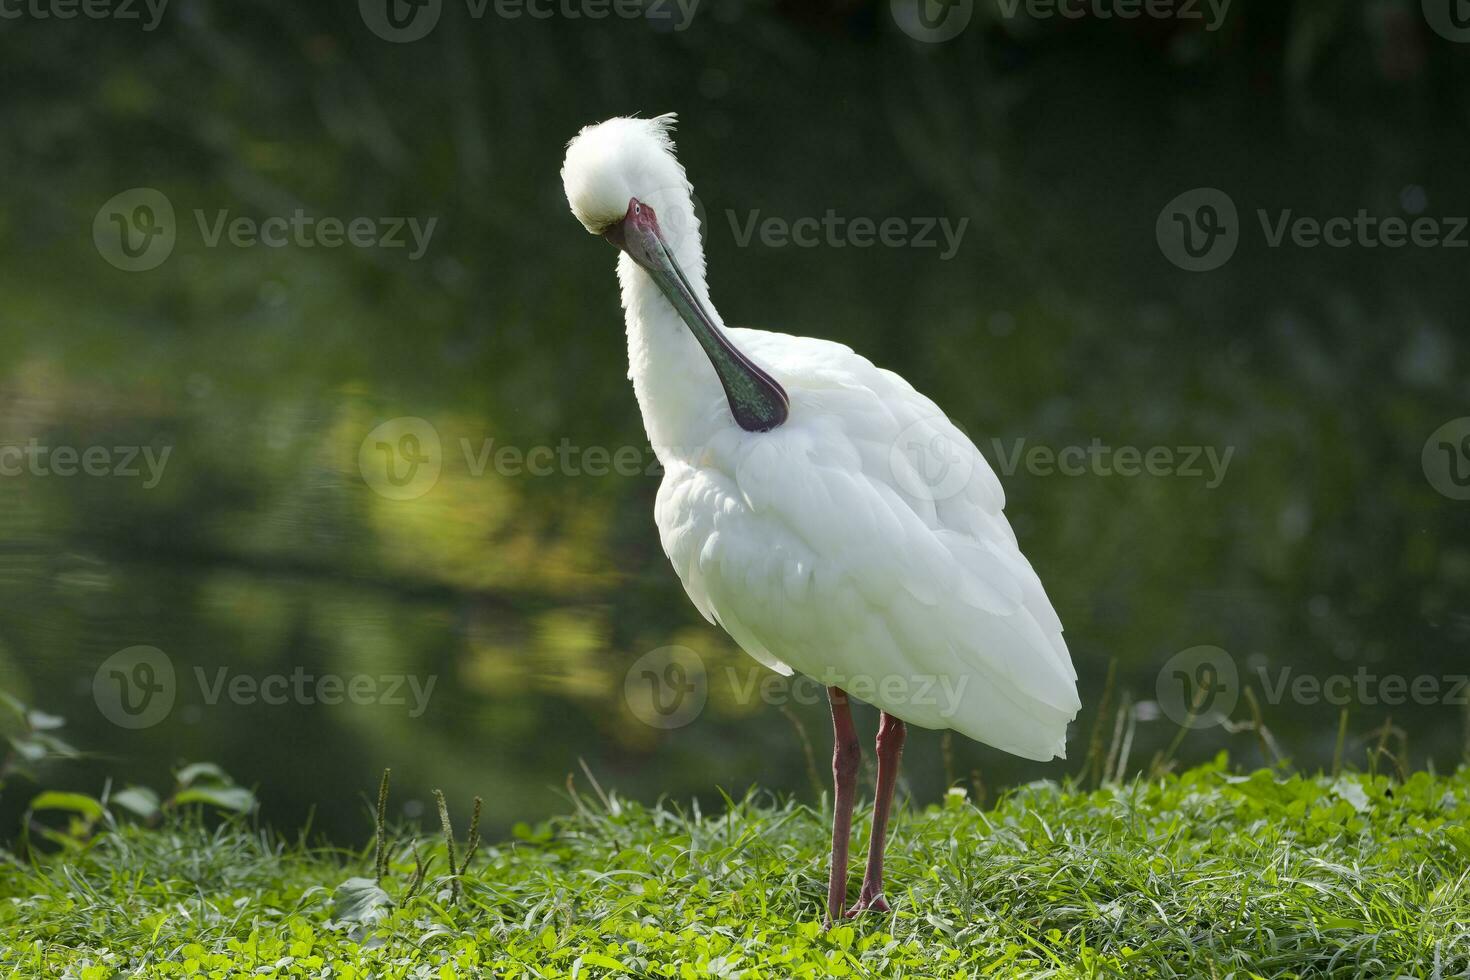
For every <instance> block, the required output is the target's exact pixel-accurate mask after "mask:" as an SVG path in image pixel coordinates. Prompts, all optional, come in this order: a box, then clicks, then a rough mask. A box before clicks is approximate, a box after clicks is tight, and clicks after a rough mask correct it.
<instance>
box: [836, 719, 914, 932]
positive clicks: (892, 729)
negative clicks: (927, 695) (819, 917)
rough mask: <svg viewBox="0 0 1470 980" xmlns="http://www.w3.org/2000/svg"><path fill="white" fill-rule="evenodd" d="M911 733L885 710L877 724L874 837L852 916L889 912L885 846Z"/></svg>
mask: <svg viewBox="0 0 1470 980" xmlns="http://www.w3.org/2000/svg"><path fill="white" fill-rule="evenodd" d="M907 734H908V732H907V730H906V729H905V728H904V725H903V722H901V721H899V720H898V719H897V718H895V717H893V716H892V715H890V714H889V713H888V712H886V711H885V712H883V719H882V721H880V722H879V723H878V744H877V749H878V791H877V795H876V796H875V798H874V800H873V839H872V840H871V841H869V842H868V870H867V872H866V873H865V874H864V875H863V890H862V892H861V893H860V894H859V895H858V900H857V904H856V905H854V906H853V907H852V911H851V912H848V913H847V914H848V915H849V916H852V915H856V914H857V913H858V912H864V911H867V910H869V909H872V910H873V911H875V912H887V911H888V903H887V902H885V901H884V900H883V847H884V843H885V838H886V837H887V834H888V810H889V808H890V807H891V806H892V804H893V788H894V785H895V784H896V783H897V782H898V762H899V759H900V758H901V757H902V756H903V741H904V738H905V737H906V736H907Z"/></svg>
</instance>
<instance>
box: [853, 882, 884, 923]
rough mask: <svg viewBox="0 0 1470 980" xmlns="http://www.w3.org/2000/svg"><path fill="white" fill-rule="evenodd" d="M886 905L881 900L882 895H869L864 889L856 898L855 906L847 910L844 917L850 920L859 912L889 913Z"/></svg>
mask: <svg viewBox="0 0 1470 980" xmlns="http://www.w3.org/2000/svg"><path fill="white" fill-rule="evenodd" d="M889 911H892V910H891V909H889V907H888V903H887V902H885V901H884V900H883V893H882V892H880V891H874V892H872V893H871V894H869V892H868V890H867V889H866V888H864V889H863V891H862V894H861V895H859V896H858V900H857V904H856V905H854V906H853V907H852V908H850V909H848V910H847V915H846V917H847V918H849V919H851V918H852V917H853V916H855V915H857V914H858V913H859V912H889Z"/></svg>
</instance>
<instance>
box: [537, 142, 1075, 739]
mask: <svg viewBox="0 0 1470 980" xmlns="http://www.w3.org/2000/svg"><path fill="white" fill-rule="evenodd" d="M671 122H672V119H671V118H670V117H659V118H658V119H656V120H628V119H617V120H610V121H609V122H606V123H602V124H600V125H598V126H595V127H589V128H588V129H586V130H584V131H583V132H582V134H581V135H579V136H578V137H577V139H576V140H574V141H573V142H572V143H571V145H570V146H569V148H568V152H567V163H566V166H565V167H564V169H563V179H564V182H565V184H566V188H567V196H568V199H569V200H570V202H571V204H572V209H573V211H574V213H576V215H577V217H578V219H579V220H581V221H582V223H583V224H584V225H585V226H586V227H587V228H588V229H589V230H592V231H600V230H602V229H603V228H605V227H606V223H607V222H610V221H615V220H617V219H618V218H621V217H622V215H623V214H624V213H625V210H626V208H627V205H628V199H629V198H630V197H638V198H639V199H640V200H649V199H650V198H652V197H653V196H654V195H660V196H661V197H662V199H663V204H662V207H661V208H660V210H659V215H660V219H661V221H662V219H663V215H664V214H665V212H666V211H667V210H670V209H672V211H673V212H674V213H677V214H679V215H681V216H682V217H681V220H684V221H690V222H692V217H693V214H694V210H693V206H692V199H691V197H690V190H689V186H688V182H687V179H686V178H685V176H684V171H683V168H682V167H680V166H679V164H678V162H677V160H676V159H675V158H674V156H673V146H672V142H671V141H670V139H669V135H668V134H669V127H670V124H671ZM685 227H686V229H687V228H688V227H693V228H694V233H693V234H692V235H687V234H686V235H684V236H683V237H682V238H681V240H680V241H678V242H677V243H676V246H675V251H676V254H677V258H678V260H679V263H680V265H681V266H683V267H684V269H685V271H686V273H687V274H688V276H689V279H690V281H691V286H692V288H693V290H694V292H695V293H696V294H697V295H698V296H699V298H700V299H701V301H703V302H704V303H705V305H706V306H707V308H709V309H710V310H711V312H712V316H713V317H714V319H715V321H716V323H717V324H719V325H720V326H721V328H722V329H725V328H724V327H723V323H722V322H721V321H720V320H719V316H718V314H717V313H714V312H713V310H714V307H713V305H712V304H709V302H708V291H707V288H706V285H705V279H704V258H703V250H702V249H701V248H700V245H699V240H698V234H697V226H694V225H686V226H685ZM618 273H619V278H620V280H621V282H622V292H623V306H624V309H625V312H626V319H627V328H628V355H629V366H630V372H629V376H630V377H631V378H632V381H633V386H634V391H635V393H636V394H637V397H638V402H639V406H640V408H641V410H642V413H643V420H644V425H645V427H646V429H647V431H648V436H649V439H650V441H651V443H652V444H653V446H654V449H655V452H656V453H657V454H658V457H659V459H660V461H661V462H662V463H663V465H664V467H665V471H666V472H665V476H664V480H663V483H662V485H661V486H660V488H659V493H658V498H657V502H656V505H655V511H654V516H655V520H656V523H657V525H658V529H659V534H660V537H661V540H662V542H663V547H664V551H665V552H666V553H667V555H668V557H669V560H670V562H671V563H672V564H673V566H674V570H675V572H676V573H677V574H678V576H679V579H680V581H682V582H683V584H684V588H685V591H686V592H687V593H688V594H689V598H690V599H691V600H692V601H693V602H694V605H695V606H696V607H697V608H698V609H699V611H700V612H701V613H702V614H703V615H704V616H705V617H706V618H707V619H710V620H711V621H712V622H717V623H719V624H720V625H721V626H723V627H724V628H725V629H726V630H727V631H728V632H729V633H730V635H731V636H732V637H733V638H734V639H735V641H736V642H737V643H739V644H740V646H741V647H742V648H743V649H745V650H746V651H747V652H748V653H750V654H751V655H752V656H753V657H754V658H755V659H756V660H758V661H760V662H761V663H763V664H765V665H767V666H768V667H771V668H772V669H774V670H778V671H781V672H783V673H789V672H790V671H791V670H793V669H794V670H797V671H800V672H802V673H803V674H807V675H809V676H811V677H813V678H816V679H817V680H819V681H822V682H823V683H833V684H836V685H837V686H839V687H844V688H849V687H856V686H859V682H861V686H862V687H863V690H862V691H861V692H860V693H859V692H856V691H855V692H854V693H856V694H857V696H859V697H862V698H864V699H865V700H869V701H871V702H872V703H873V704H875V705H877V706H878V707H880V708H882V709H883V710H884V711H887V712H889V713H891V714H893V715H895V716H897V717H898V718H901V719H902V720H904V721H906V722H910V723H912V724H916V725H920V726H923V727H925V728H952V729H954V730H956V731H959V732H961V733H963V734H965V735H968V736H970V737H971V738H974V739H977V740H978V741H981V742H985V743H987V744H989V745H993V746H995V747H997V748H1000V749H1004V750H1006V751H1008V752H1013V753H1015V754H1016V755H1020V756H1024V757H1026V758H1031V759H1043V760H1044V759H1051V758H1053V757H1057V756H1064V755H1065V749H1066V731H1067V724H1068V723H1069V722H1070V721H1072V720H1073V719H1074V718H1075V717H1076V714H1077V712H1078V710H1079V709H1080V706H1081V704H1080V701H1079V699H1078V696H1077V685H1076V677H1077V674H1076V671H1075V670H1074V669H1073V666H1072V662H1071V658H1070V656H1069V655H1068V652H1067V647H1066V644H1065V642H1064V641H1063V639H1062V626H1061V622H1060V620H1059V619H1058V617H1057V614H1056V611H1055V610H1054V609H1053V608H1052V605H1051V602H1050V601H1049V600H1048V599H1047V596H1046V592H1045V590H1044V589H1043V587H1042V585H1041V581H1040V579H1039V578H1038V577H1037V575H1036V573H1035V571H1034V570H1033V569H1032V567H1031V565H1030V563H1029V562H1027V560H1026V559H1025V557H1024V556H1023V555H1022V554H1021V552H1020V550H1019V549H1018V547H1017V544H1016V537H1015V534H1014V533H1013V532H1012V530H1011V528H1010V525H1009V523H1008V522H1007V521H1006V519H1005V515H1004V513H1003V512H1002V508H1003V506H1004V504H1005V496H1004V493H1003V491H1002V489H1001V485H1000V481H999V480H998V479H997V478H996V475H995V473H994V471H993V470H992V469H991V468H990V465H989V464H988V463H987V462H986V460H985V458H984V457H983V456H982V455H981V454H980V452H979V450H977V449H976V448H975V446H974V444H973V443H971V442H970V440H969V439H968V438H967V437H965V435H964V434H963V433H962V432H960V430H959V429H958V428H957V427H956V426H955V425H954V424H953V423H951V422H950V421H949V419H948V418H947V417H945V415H944V414H943V413H942V412H941V411H939V409H938V408H937V407H936V406H935V405H934V403H933V402H931V401H930V400H929V399H927V398H925V397H924V396H923V395H921V394H919V393H918V392H917V391H915V390H914V389H913V388H912V387H911V386H910V385H909V384H908V383H907V382H906V381H904V380H903V379H902V378H900V377H899V376H898V375H896V374H894V373H893V372H891V371H885V370H882V369H879V368H877V367H875V366H874V365H873V364H871V363H870V362H869V361H868V360H867V359H866V358H863V357H861V356H859V355H857V354H855V353H853V352H852V351H851V350H850V349H849V348H847V347H844V346H842V345H840V344H835V343H831V342H828V341H823V340H816V339H812V338H807V337H794V336H788V335H786V334H780V333H769V332H766V331H760V330H745V329H725V333H726V335H727V336H728V337H729V339H730V340H731V341H732V342H733V343H734V344H735V346H736V347H738V348H739V349H740V350H741V351H743V352H744V353H745V354H746V356H748V357H749V358H750V359H751V360H753V361H755V362H756V363H757V364H759V365H760V366H761V367H763V368H764V369H765V370H766V371H768V372H769V373H770V374H771V376H772V377H774V378H775V379H776V380H777V381H778V382H779V383H780V384H781V385H782V387H784V388H785V390H786V392H787V394H788V396H789V397H790V402H791V404H790V415H789V418H788V419H787V421H786V422H785V423H784V424H783V425H780V426H778V427H776V428H775V429H772V430H771V431H769V432H747V431H745V430H743V429H741V428H740V427H739V426H738V425H736V423H735V421H734V418H733V417H732V415H731V412H730V408H729V406H728V404H727V403H726V400H725V396H724V393H723V390H722V389H721V386H720V384H719V380H718V378H717V376H716V375H715V372H714V369H713V368H712V367H711V365H710V363H709V361H708V360H707V358H706V357H705V355H704V353H703V351H702V350H701V349H700V347H699V345H698V343H697V342H696V341H695V339H694V338H693V336H692V334H690V332H689V330H688V329H687V328H686V327H685V325H684V324H683V322H682V321H681V320H680V318H679V316H678V314H677V313H676V312H675V311H674V309H673V307H672V306H670V305H669V303H668V302H667V301H666V300H665V298H664V297H663V295H662V294H661V293H660V292H659V290H658V288H657V286H656V285H655V284H654V282H653V280H652V279H651V278H650V277H649V276H648V275H647V274H646V273H645V272H644V271H643V270H642V269H641V268H639V267H638V265H637V264H636V263H634V262H633V261H632V260H631V259H629V258H628V257H627V256H626V255H624V256H623V257H622V258H621V260H620V262H619V266H618ZM914 439H917V440H918V441H919V442H920V444H925V441H926V440H938V444H941V445H943V446H944V448H945V451H946V452H947V453H948V454H949V455H950V457H951V459H950V462H951V464H952V465H954V466H955V467H957V469H956V472H961V471H963V472H964V474H965V477H966V478H965V479H963V480H962V481H960V482H958V483H957V485H954V486H948V485H943V484H942V485H941V486H940V487H938V488H937V489H939V490H941V491H943V492H939V493H930V492H926V491H925V487H926V483H925V476H924V474H923V473H921V472H919V470H918V468H917V467H915V466H913V465H912V464H911V463H910V462H909V461H908V459H907V457H906V455H905V453H904V452H903V445H902V443H903V442H906V441H909V440H914ZM896 449H897V450H898V451H895V450H896ZM926 684H928V685H930V687H929V689H928V691H927V692H926V693H924V694H922V695H921V692H920V690H919V689H920V688H921V687H923V686H924V685H926Z"/></svg>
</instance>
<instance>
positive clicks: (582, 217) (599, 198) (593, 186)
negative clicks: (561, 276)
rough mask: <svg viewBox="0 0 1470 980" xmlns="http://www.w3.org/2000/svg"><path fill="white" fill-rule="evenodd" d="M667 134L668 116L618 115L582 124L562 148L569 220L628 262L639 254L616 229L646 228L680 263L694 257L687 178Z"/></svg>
mask: <svg viewBox="0 0 1470 980" xmlns="http://www.w3.org/2000/svg"><path fill="white" fill-rule="evenodd" d="M673 128H674V114H673V113H671V112H670V113H665V114H664V115H662V116H655V117H654V118H652V119H635V118H631V117H626V116H619V117H617V118H615V119H609V120H607V121H606V122H600V123H597V124H596V125H594V126H587V127H586V128H584V129H583V130H582V131H581V132H580V133H578V134H577V135H576V137H575V138H574V139H573V140H572V141H571V142H570V143H568V144H567V157H566V162H565V163H564V164H562V168H561V179H562V186H563V187H564V188H565V189H566V193H567V202H568V203H569V204H571V206H572V214H573V215H575V216H576V218H577V220H578V221H580V222H581V223H582V227H584V228H586V229H587V230H588V231H590V232H591V233H592V234H594V235H601V236H603V237H604V238H607V239H608V240H609V241H611V242H613V243H614V244H615V245H617V246H618V247H619V248H622V249H623V250H624V251H627V252H628V253H629V254H630V255H632V256H633V258H635V259H638V258H640V256H639V255H638V254H635V252H634V250H633V249H632V248H629V247H628V245H627V243H626V242H625V240H624V239H625V238H626V237H627V236H626V235H624V234H623V233H622V230H623V229H625V228H629V227H630V226H631V225H633V224H648V223H650V222H651V223H653V225H654V226H655V227H656V228H657V230H658V232H659V233H660V235H661V237H662V238H663V240H664V241H665V242H666V243H667V244H668V246H669V247H670V248H671V249H672V250H673V251H674V252H675V254H676V255H678V256H679V258H681V259H684V260H685V261H686V262H687V261H688V260H689V259H692V258H694V256H695V254H697V253H693V254H691V252H690V251H689V250H690V249H691V247H697V245H698V242H699V222H698V219H697V218H696V216H695V212H694V199H693V192H692V190H691V188H690V186H689V178H688V177H687V176H685V174H684V167H683V166H682V165H681V164H680V163H679V159H678V157H676V156H675V155H674V141H673V138H672V137H671V135H670V134H671V133H672V131H673ZM629 218H637V219H639V220H638V221H636V222H630V221H629V220H628V219H629ZM640 264H643V263H642V262H640ZM701 264H702V263H701ZM700 271H702V270H700Z"/></svg>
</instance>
